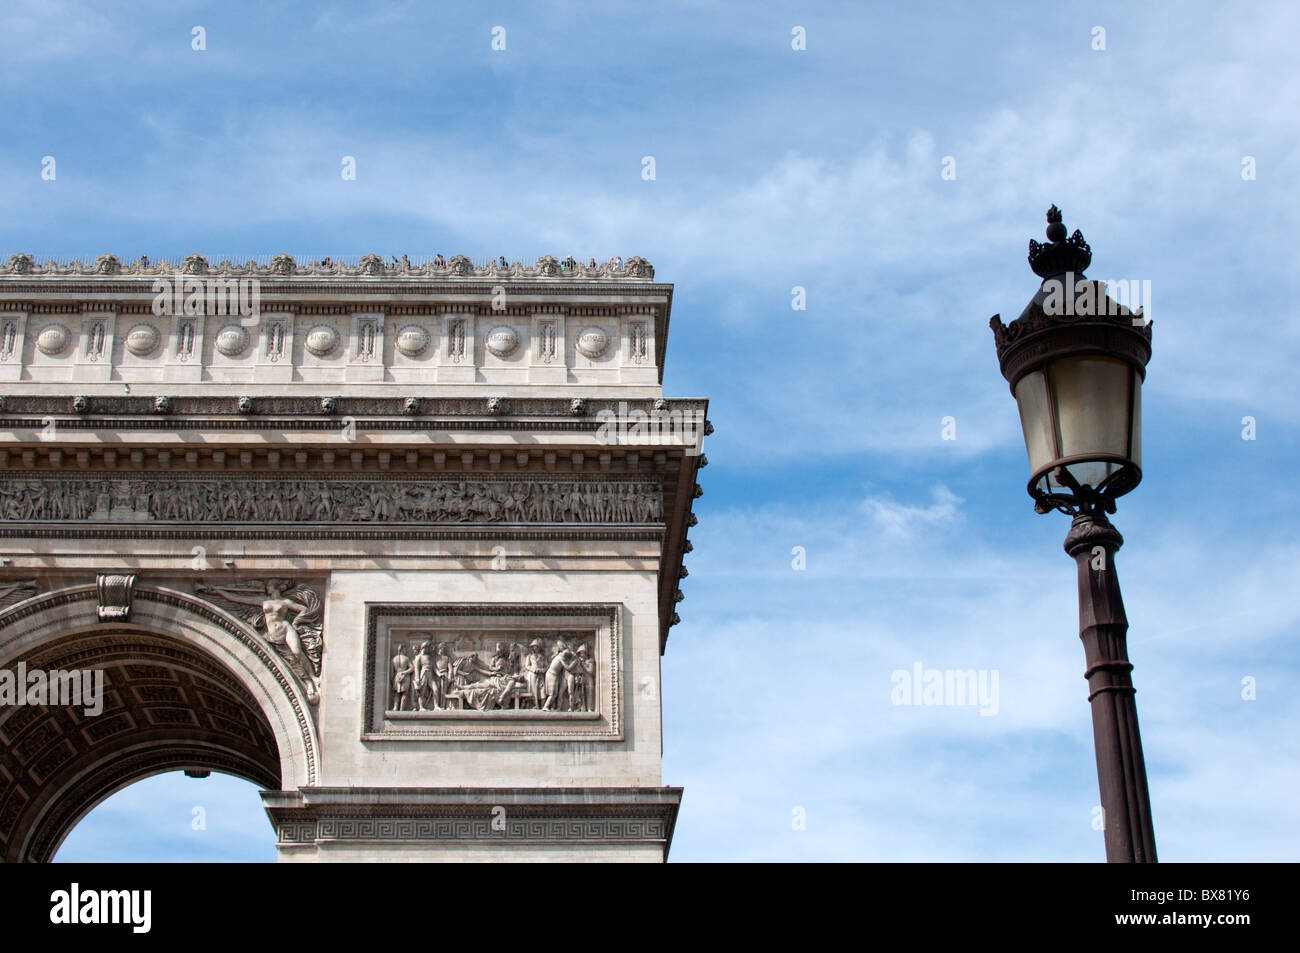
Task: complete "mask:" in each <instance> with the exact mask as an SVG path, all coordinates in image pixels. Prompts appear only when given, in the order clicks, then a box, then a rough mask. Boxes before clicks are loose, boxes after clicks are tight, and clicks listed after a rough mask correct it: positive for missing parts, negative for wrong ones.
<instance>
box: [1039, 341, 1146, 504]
mask: <svg viewBox="0 0 1300 953" xmlns="http://www.w3.org/2000/svg"><path fill="white" fill-rule="evenodd" d="M1049 373H1050V377H1051V384H1052V390H1053V391H1054V396H1055V398H1056V421H1057V429H1058V433H1059V434H1060V449H1061V456H1063V457H1072V456H1096V455H1102V454H1113V455H1115V456H1118V457H1120V458H1123V459H1126V458H1127V457H1128V452H1129V439H1128V438H1129V428H1130V427H1131V426H1132V425H1133V411H1132V408H1131V406H1130V404H1129V398H1130V392H1131V390H1132V380H1133V369H1132V367H1131V366H1130V365H1129V364H1128V363H1126V362H1125V361H1120V360H1115V359H1113V358H1105V357H1066V358H1062V359H1061V360H1059V361H1054V362H1053V363H1052V365H1051V367H1050V370H1049ZM1071 472H1074V470H1073V468H1071ZM1106 472H1107V470H1106V469H1105V468H1100V469H1099V470H1098V473H1099V474H1100V476H1101V477H1104V476H1105V475H1106ZM1090 475H1091V476H1097V474H1090ZM1076 476H1077V474H1076ZM1087 482H1088V483H1093V485H1096V484H1095V483H1094V481H1093V480H1092V479H1089V480H1088V481H1087Z"/></svg>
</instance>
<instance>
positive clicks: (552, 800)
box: [262, 787, 682, 858]
mask: <svg viewBox="0 0 1300 953" xmlns="http://www.w3.org/2000/svg"><path fill="white" fill-rule="evenodd" d="M681 798H682V789H681V788H671V787H664V788H629V787H592V788H486V787H473V788H356V787H350V788H312V787H304V788H300V789H298V790H295V791H265V792H263V794H262V804H263V806H264V807H265V809H266V812H267V814H268V815H270V817H271V822H272V823H273V824H274V825H275V830H276V839H277V841H278V845H277V846H279V847H281V848H311V847H316V846H324V845H330V844H337V845H346V844H356V845H358V846H361V845H369V844H374V845H393V846H398V845H407V846H422V847H437V846H440V845H446V846H448V847H452V848H464V847H467V846H484V847H487V846H499V847H506V848H528V847H534V846H536V847H570V848H575V849H581V848H589V847H594V846H612V847H614V846H622V847H635V846H645V845H653V846H657V847H660V848H662V850H663V856H664V857H665V858H666V857H667V855H668V850H669V847H670V845H671V843H672V836H673V829H674V827H675V825H676V821H677V813H678V809H679V807H680V805H681Z"/></svg>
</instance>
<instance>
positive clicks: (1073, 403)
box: [989, 205, 1156, 863]
mask: <svg viewBox="0 0 1300 953" xmlns="http://www.w3.org/2000/svg"><path fill="white" fill-rule="evenodd" d="M1047 222H1048V225H1047V238H1048V243H1047V244H1039V243H1038V242H1035V241H1031V242H1030V243H1029V265H1030V267H1031V268H1032V269H1033V270H1034V273H1035V274H1036V275H1038V276H1039V277H1041V278H1042V279H1043V281H1042V285H1041V286H1040V287H1039V289H1038V292H1037V294H1035V295H1034V297H1033V299H1032V300H1031V301H1030V302H1029V305H1028V306H1027V307H1026V308H1025V310H1024V311H1023V312H1022V313H1021V315H1020V317H1018V318H1017V319H1016V320H1014V321H1012V322H1011V323H1010V324H1008V325H1003V323H1002V320H1001V317H1000V316H999V315H994V316H993V318H992V319H991V320H990V321H989V327H991V328H992V329H993V337H994V341H995V343H996V345H997V353H998V363H999V365H1000V366H1001V368H1002V375H1003V376H1004V377H1005V378H1006V379H1007V381H1008V382H1009V383H1010V384H1011V393H1012V395H1013V396H1014V397H1015V398H1016V404H1017V405H1018V406H1019V408H1020V425H1021V428H1022V429H1023V431H1024V436H1025V449H1026V451H1028V454H1029V469H1030V478H1029V486H1028V489H1029V495H1030V496H1031V497H1032V498H1033V500H1034V509H1035V510H1036V511H1037V512H1039V513H1047V512H1050V511H1051V510H1054V509H1055V510H1060V511H1061V512H1063V513H1068V514H1069V515H1070V516H1072V517H1074V521H1073V523H1072V524H1071V526H1070V531H1069V533H1068V534H1067V535H1066V537H1065V551H1066V552H1067V553H1068V554H1069V555H1070V556H1072V557H1073V558H1074V560H1075V562H1076V563H1077V564H1078V569H1079V638H1080V639H1082V640H1083V647H1084V657H1085V659H1086V662H1087V670H1086V671H1085V673H1084V677H1085V678H1086V679H1087V680H1088V690H1089V694H1088V701H1089V702H1090V704H1091V705H1092V732H1093V742H1094V744H1095V747H1096V751H1097V781H1098V785H1099V787H1100V789H1101V806H1102V811H1103V815H1102V817H1103V824H1104V831H1105V836H1106V860H1107V861H1110V862H1112V863H1115V862H1120V863H1123V862H1127V863H1154V862H1155V860H1156V842H1155V832H1154V831H1153V829H1152V826H1151V802H1150V796H1149V795H1148V793H1147V772H1146V765H1145V763H1144V761H1143V759H1142V738H1141V736H1140V735H1139V733H1138V719H1137V705H1136V703H1135V701H1134V697H1133V695H1134V688H1133V679H1132V675H1131V672H1132V670H1133V666H1132V664H1131V663H1130V662H1129V660H1128V648H1127V638H1126V636H1127V632H1128V619H1127V618H1126V617H1125V615H1124V603H1123V600H1122V599H1121V598H1120V591H1119V580H1118V579H1117V578H1116V575H1115V552H1116V551H1117V550H1118V549H1119V548H1120V546H1121V545H1123V543H1124V539H1123V537H1122V536H1120V534H1119V532H1118V531H1117V530H1116V529H1115V527H1114V526H1112V525H1111V524H1110V521H1109V520H1108V519H1107V518H1106V514H1107V513H1114V512H1115V500H1116V499H1117V498H1118V497H1120V496H1123V495H1124V494H1125V493H1128V492H1129V491H1130V490H1132V489H1133V488H1134V487H1136V486H1137V485H1138V483H1139V482H1140V481H1141V479H1142V451H1141V424H1142V410H1141V408H1142V399H1141V398H1142V381H1143V379H1144V378H1145V377H1146V365H1147V362H1148V361H1149V360H1150V359H1151V323H1150V322H1149V321H1147V320H1146V319H1145V318H1144V317H1143V316H1142V314H1141V311H1140V310H1139V311H1137V312H1134V311H1131V310H1130V309H1129V308H1127V307H1125V306H1124V305H1122V304H1120V303H1118V302H1116V301H1114V300H1113V299H1111V298H1110V297H1109V296H1108V295H1107V294H1106V285H1105V283H1104V282H1100V281H1089V280H1087V279H1085V278H1084V275H1083V271H1084V269H1085V268H1087V267H1088V265H1089V264H1091V262H1092V249H1090V248H1089V247H1088V243H1087V242H1085V241H1084V240H1083V235H1081V234H1080V233H1079V232H1078V231H1077V230H1076V231H1075V232H1074V234H1073V235H1071V236H1070V237H1069V239H1068V240H1067V239H1066V237H1065V235H1066V229H1065V226H1064V225H1063V224H1062V223H1061V210H1060V209H1058V208H1057V207H1056V206H1055V205H1053V206H1052V207H1051V209H1050V210H1048V213H1047Z"/></svg>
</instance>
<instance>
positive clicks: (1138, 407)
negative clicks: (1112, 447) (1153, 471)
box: [1129, 370, 1142, 467]
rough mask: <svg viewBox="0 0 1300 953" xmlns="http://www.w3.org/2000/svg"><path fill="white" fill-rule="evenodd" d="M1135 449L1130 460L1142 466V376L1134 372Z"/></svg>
mask: <svg viewBox="0 0 1300 953" xmlns="http://www.w3.org/2000/svg"><path fill="white" fill-rule="evenodd" d="M1132 432H1133V436H1132V440H1133V448H1132V451H1131V452H1130V453H1129V459H1130V460H1132V461H1133V462H1134V463H1136V464H1137V465H1138V466H1139V467H1140V466H1142V375H1141V374H1139V373H1138V372H1137V371H1136V370H1134V371H1133V431H1132Z"/></svg>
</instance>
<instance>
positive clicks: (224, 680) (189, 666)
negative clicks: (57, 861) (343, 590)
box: [0, 587, 317, 862]
mask: <svg viewBox="0 0 1300 953" xmlns="http://www.w3.org/2000/svg"><path fill="white" fill-rule="evenodd" d="M95 606H96V602H95V596H94V588H93V587H79V588H77V589H68V590H61V591H60V592H57V593H51V594H49V595H47V596H44V597H38V598H35V599H31V600H28V601H27V602H24V603H19V604H18V605H16V606H14V607H13V608H11V609H10V610H8V611H6V612H5V613H3V614H0V668H3V669H7V670H9V671H11V672H19V671H25V672H28V673H31V672H37V671H39V672H44V673H50V672H79V673H80V672H91V673H92V678H91V683H89V684H87V685H85V686H83V687H84V688H90V689H91V695H90V697H89V698H87V697H82V698H81V699H80V704H72V705H67V704H45V705H41V704H23V705H10V706H4V707H0V859H3V860H6V861H38V862H42V861H49V860H51V859H52V858H53V857H54V854H55V853H56V851H57V850H58V848H59V845H60V844H61V843H62V841H63V839H64V838H65V837H66V836H67V835H68V833H69V832H70V831H71V830H72V829H73V827H74V826H76V824H77V822H78V821H80V820H81V819H82V818H83V817H85V815H86V814H87V813H89V812H90V811H91V810H92V809H93V808H94V807H95V806H96V805H98V804H99V803H101V802H102V801H103V800H104V799H105V798H108V797H109V796H111V795H112V794H114V793H115V792H117V791H119V790H121V789H123V788H125V787H127V786H128V785H130V784H132V783H134V782H136V781H139V780H141V779H143V778H148V777H151V776H153V775H157V774H162V773H165V772H170V771H176V770H189V771H196V772H202V771H216V772H220V773H224V774H229V775H233V776H235V777H238V778H244V779H246V780H248V781H251V782H252V783H254V784H256V785H258V786H259V787H261V788H264V789H271V790H280V789H282V788H286V787H288V788H292V787H297V786H300V785H302V784H306V783H310V782H311V781H312V780H314V778H315V775H316V765H315V752H316V750H317V747H316V744H315V738H314V734H315V733H314V726H313V725H312V722H311V715H310V713H309V708H308V706H307V704H306V701H305V699H304V697H303V695H302V693H301V691H300V690H299V688H298V686H297V684H296V682H295V681H294V680H293V676H292V675H291V674H290V673H289V672H288V669H287V666H285V665H284V664H283V663H282V662H281V661H280V660H279V658H278V656H276V655H275V653H274V652H273V651H271V650H270V649H269V648H268V647H266V646H265V645H264V644H263V643H262V642H261V641H260V640H259V639H258V638H257V636H256V635H255V634H254V633H252V632H250V631H248V630H247V629H246V628H245V627H243V626H242V625H241V624H240V623H238V622H237V621H236V620H233V619H231V618H230V617H228V616H225V615H224V614H223V613H221V612H219V611H218V610H214V609H213V608H212V607H211V606H208V605H206V604H204V603H202V602H199V601H197V600H195V599H193V597H190V596H187V595H184V594H182V593H177V592H173V591H171V590H166V589H152V590H143V591H139V590H137V592H136V593H135V598H134V602H133V607H132V613H131V616H130V622H129V624H120V623H109V624H106V623H101V622H99V621H98V619H97V616H96V612H95ZM98 673H102V676H101V675H99V674H98ZM92 685H94V686H96V687H98V686H102V687H98V690H96V687H91V686H92ZM96 696H97V697H96ZM50 701H54V699H53V698H51V699H50Z"/></svg>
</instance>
